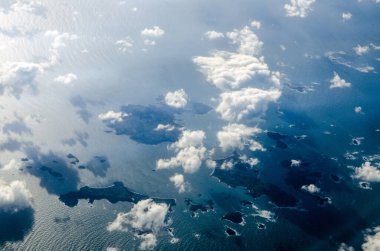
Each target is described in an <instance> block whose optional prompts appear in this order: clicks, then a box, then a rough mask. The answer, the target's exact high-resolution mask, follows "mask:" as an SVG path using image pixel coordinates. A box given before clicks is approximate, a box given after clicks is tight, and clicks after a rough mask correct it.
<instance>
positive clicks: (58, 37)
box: [45, 30, 78, 49]
mask: <svg viewBox="0 0 380 251" xmlns="http://www.w3.org/2000/svg"><path fill="white" fill-rule="evenodd" d="M45 36H46V37H52V38H53V43H52V44H51V46H52V48H54V49H57V48H60V47H65V46H66V43H65V42H66V41H70V40H76V39H78V36H77V35H76V34H70V33H67V32H64V33H61V32H59V31H57V30H48V31H46V32H45Z"/></svg>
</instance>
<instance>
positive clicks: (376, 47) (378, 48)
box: [370, 0, 380, 51]
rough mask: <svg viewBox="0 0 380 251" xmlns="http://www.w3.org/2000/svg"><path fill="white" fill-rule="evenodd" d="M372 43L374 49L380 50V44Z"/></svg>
mask: <svg viewBox="0 0 380 251" xmlns="http://www.w3.org/2000/svg"><path fill="white" fill-rule="evenodd" d="M379 1H380V0H379ZM370 45H371V47H372V49H374V50H375V51H378V50H380V45H375V44H372V43H371V44H370Z"/></svg>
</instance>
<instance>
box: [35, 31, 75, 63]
mask: <svg viewBox="0 0 380 251" xmlns="http://www.w3.org/2000/svg"><path fill="white" fill-rule="evenodd" d="M45 37H47V38H51V39H52V43H51V46H50V49H49V51H50V58H49V62H46V63H43V64H42V66H43V67H49V66H51V65H54V64H56V63H57V62H58V59H59V53H58V49H59V48H62V47H66V42H67V41H73V40H76V39H78V35H76V34H71V33H67V32H59V31H57V30H48V31H46V32H45Z"/></svg>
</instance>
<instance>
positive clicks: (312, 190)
mask: <svg viewBox="0 0 380 251" xmlns="http://www.w3.org/2000/svg"><path fill="white" fill-rule="evenodd" d="M301 189H302V190H305V191H307V192H309V193H319V192H320V191H321V189H320V188H319V187H317V186H316V185H314V184H310V185H303V186H302V187H301Z"/></svg>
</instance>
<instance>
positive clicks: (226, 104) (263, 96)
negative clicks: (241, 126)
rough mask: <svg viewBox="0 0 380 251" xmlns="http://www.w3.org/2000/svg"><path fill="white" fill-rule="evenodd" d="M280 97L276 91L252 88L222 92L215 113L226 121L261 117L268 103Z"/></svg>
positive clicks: (279, 92)
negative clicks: (254, 116)
mask: <svg viewBox="0 0 380 251" xmlns="http://www.w3.org/2000/svg"><path fill="white" fill-rule="evenodd" d="M280 96H281V91H280V90H278V89H270V90H263V89H258V88H253V87H248V88H244V89H241V90H238V91H231V92H224V93H222V94H221V95H220V98H221V101H220V103H219V105H218V107H217V108H216V111H217V112H218V113H219V114H220V115H221V117H222V118H223V119H224V120H227V121H240V120H242V119H243V118H245V117H249V116H252V115H261V114H262V113H263V112H265V111H266V109H267V106H268V103H269V102H275V101H277V100H278V99H279V98H280Z"/></svg>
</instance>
